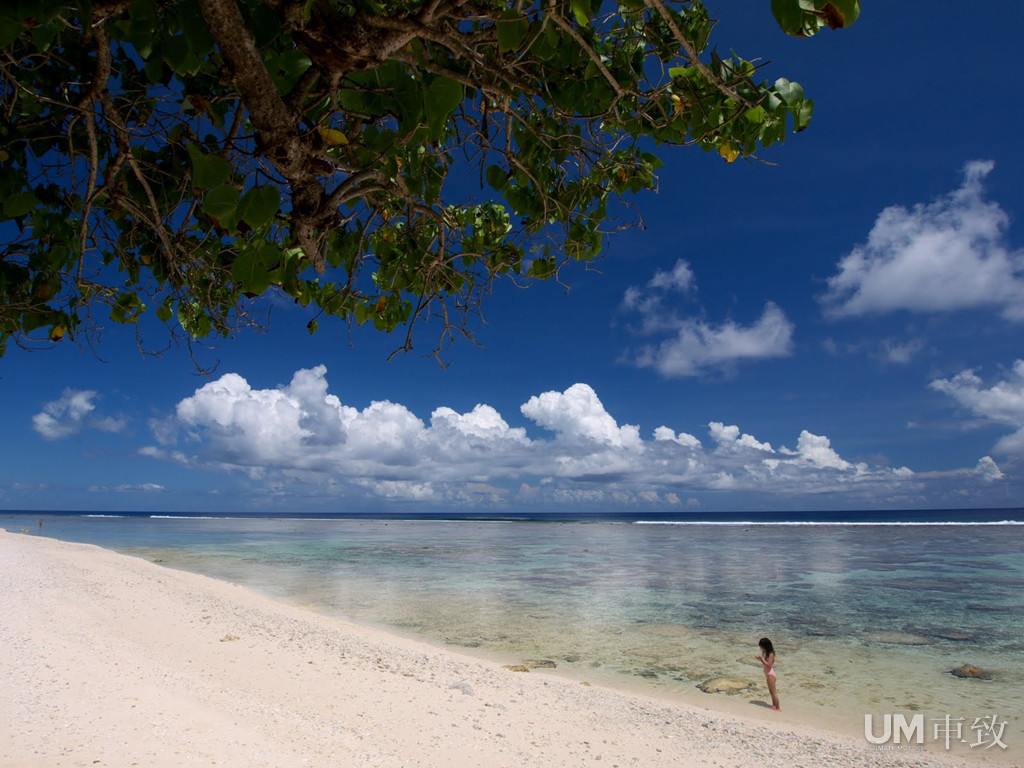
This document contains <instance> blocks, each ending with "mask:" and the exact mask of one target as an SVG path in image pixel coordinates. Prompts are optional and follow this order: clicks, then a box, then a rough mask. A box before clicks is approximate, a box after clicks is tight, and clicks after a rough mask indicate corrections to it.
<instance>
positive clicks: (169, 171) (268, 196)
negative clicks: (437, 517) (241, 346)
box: [0, 0, 859, 354]
mask: <svg viewBox="0 0 1024 768" xmlns="http://www.w3.org/2000/svg"><path fill="white" fill-rule="evenodd" d="M772 8H773V11H774V13H775V16H776V19H777V20H778V22H779V24H780V26H781V27H782V28H783V30H784V31H786V32H787V33H788V34H792V35H798V36H806V35H810V34H813V33H814V32H816V31H817V30H818V29H819V28H821V27H823V26H830V27H842V26H847V25H848V24H850V23H852V22H853V21H854V20H855V19H856V17H857V15H858V13H859V7H858V4H857V2H856V0H772ZM713 25H714V22H713V21H712V20H711V19H710V18H709V16H708V13H707V11H706V9H705V8H704V7H703V6H702V5H701V4H700V3H698V2H688V1H687V2H678V1H677V0H619V2H618V3H617V4H615V3H604V2H602V1H601V0H503V1H499V0H92V1H91V2H90V1H89V0H14V1H13V2H8V3H6V4H5V6H4V8H3V10H0V50H2V57H0V102H2V114H0V200H2V210H0V232H2V233H3V238H2V250H0V354H3V352H4V350H5V349H6V345H7V342H8V341H11V342H13V343H15V344H17V345H18V346H22V347H33V346H37V345H47V344H50V343H54V342H57V341H59V340H61V339H62V338H64V337H65V336H67V337H79V338H85V339H91V338H92V336H93V335H94V334H96V333H97V332H98V331H99V330H100V329H101V328H102V326H103V324H104V323H105V322H106V321H107V318H109V320H110V321H113V322H116V323H127V324H136V327H138V323H139V322H140V319H141V318H142V317H143V316H144V313H146V312H147V311H149V310H153V311H154V312H155V315H156V317H157V318H159V320H161V321H163V322H164V323H166V324H167V326H168V328H170V329H171V333H172V334H181V335H183V336H184V337H185V338H187V339H203V338H207V337H210V336H217V335H221V336H227V335H230V334H231V333H232V332H234V331H235V330H236V329H238V328H239V327H242V326H245V325H247V324H250V323H259V322H261V315H260V313H259V309H260V307H261V306H265V302H264V303H262V304H261V303H260V301H259V297H262V296H264V295H265V294H267V293H268V292H269V291H276V292H279V293H283V294H286V295H287V296H289V297H291V298H292V299H294V301H296V302H298V303H299V304H302V305H304V306H312V307H314V308H316V310H317V313H316V316H315V317H314V319H312V320H310V322H309V325H308V327H309V330H310V332H311V333H312V332H314V331H315V330H316V328H317V325H318V320H317V318H319V317H323V316H336V317H338V318H342V319H347V320H348V321H350V322H351V321H354V322H357V323H366V322H372V323H373V325H374V326H375V327H377V328H379V329H381V330H386V331H391V330H394V329H396V328H398V327H404V328H406V335H405V339H404V341H403V342H402V343H401V347H402V348H405V349H408V348H411V345H412V335H411V334H412V329H413V327H414V326H416V325H417V323H419V322H420V321H423V320H425V319H427V318H437V319H439V320H440V323H439V325H438V327H439V328H440V329H441V332H440V334H439V341H438V348H440V347H441V346H443V345H444V344H445V343H447V342H448V341H450V340H451V338H452V337H453V336H454V335H455V334H457V333H468V332H469V324H468V321H469V319H470V317H471V315H472V313H474V312H475V311H478V310H479V306H480V300H481V297H482V296H483V295H484V294H485V293H486V292H487V291H488V289H489V288H490V286H491V284H492V281H493V280H495V279H496V278H497V277H499V276H502V275H511V276H514V277H516V278H521V279H530V278H538V279H547V278H551V277H552V276H555V275H557V273H558V272H559V270H560V268H561V266H562V265H563V264H564V263H565V262H567V261H587V260H590V259H593V258H595V257H596V256H598V255H599V253H600V252H601V248H602V242H603V238H604V236H605V235H606V233H607V230H609V229H611V228H614V221H613V217H614V215H615V212H616V211H617V210H618V207H617V206H619V205H620V204H621V202H622V200H623V197H624V196H626V195H628V194H631V193H635V192H638V191H640V190H644V189H652V188H653V187H654V186H655V172H656V170H657V169H658V167H659V165H660V161H659V160H658V158H657V156H656V155H655V154H654V150H655V149H656V148H657V147H658V146H667V145H681V146H686V145H694V146H697V147H700V148H701V149H703V150H705V151H714V152H717V153H718V154H720V155H721V156H722V158H724V160H725V161H726V162H729V163H731V162H733V161H734V160H735V159H737V158H739V157H751V156H754V154H755V152H756V151H758V149H759V148H760V147H767V146H769V145H771V144H773V143H776V142H781V141H784V139H785V136H786V133H787V131H789V130H792V131H801V130H803V129H804V128H805V127H806V126H807V124H808V121H809V120H810V117H811V111H812V103H811V101H810V100H809V99H806V98H805V97H804V94H803V90H802V88H801V87H800V86H799V85H798V84H796V83H794V82H790V81H789V80H786V79H784V78H780V79H777V80H775V81H773V82H761V83H758V82H756V81H755V78H756V76H757V70H758V67H757V65H756V64H755V63H754V62H753V61H747V60H744V59H741V58H739V57H737V56H731V57H729V58H722V57H720V56H719V55H718V54H717V53H715V52H714V51H713V50H711V51H709V50H708V44H709V43H708V41H709V37H710V34H711V31H712V27H713ZM470 181H472V182H473V183H472V184H470V183H469V182H470Z"/></svg>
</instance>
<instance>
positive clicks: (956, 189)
mask: <svg viewBox="0 0 1024 768" xmlns="http://www.w3.org/2000/svg"><path fill="white" fill-rule="evenodd" d="M769 5H770V4H769V3H768V2H767V0H758V1H757V2H754V1H753V0H742V1H740V0H730V1H729V2H725V1H724V0H721V2H718V3H712V4H711V6H710V7H711V9H712V11H713V14H717V16H718V18H719V19H720V25H719V27H718V29H717V30H716V32H715V35H714V37H713V38H712V40H713V42H714V43H717V45H718V46H719V47H720V48H721V49H722V52H723V53H725V52H728V49H729V48H734V49H735V50H736V52H737V53H739V54H740V55H743V56H745V57H748V58H750V57H756V56H760V57H762V58H764V59H768V60H770V64H769V65H768V66H767V67H766V69H765V70H764V77H766V78H767V77H777V76H786V77H789V78H790V79H793V80H796V81H798V82H800V83H801V84H803V85H804V87H805V89H806V90H807V92H808V94H809V95H810V96H811V97H813V98H814V100H815V104H816V109H815V116H814V120H813V121H812V123H811V127H810V128H809V129H808V130H807V131H806V132H805V133H803V134H801V135H799V136H791V137H790V138H789V140H788V141H787V143H786V145H785V146H784V147H781V148H773V149H772V150H771V151H769V152H766V153H765V154H764V159H765V160H768V161H770V162H771V163H773V164H774V165H767V164H760V163H755V164H745V163H743V162H737V163H735V164H734V165H731V166H728V165H726V164H725V163H724V161H723V160H722V159H721V158H719V157H718V156H717V155H710V154H709V155H705V154H703V153H702V152H700V151H699V150H697V149H692V148H691V149H681V150H662V151H661V152H660V154H661V156H662V157H663V159H664V160H665V161H666V164H665V167H664V168H663V169H662V170H661V172H660V174H659V191H658V193H657V194H644V195H641V196H639V197H638V198H636V200H635V203H636V205H637V209H638V211H639V213H640V215H641V216H642V218H643V220H644V225H645V226H644V228H643V229H635V230H631V231H629V232H626V233H623V234H621V235H618V236H616V237H614V238H613V239H612V240H611V241H610V242H609V243H608V246H607V248H606V254H607V255H606V257H605V258H604V259H603V260H602V261H601V262H600V263H598V264H596V265H594V266H593V267H592V268H591V269H589V270H584V269H582V268H580V269H577V270H574V271H571V272H569V273H567V274H565V275H564V277H565V278H566V280H567V282H568V283H569V286H570V290H569V291H568V293H567V292H566V290H565V288H564V287H562V286H558V285H554V284H551V285H533V286H530V287H528V288H523V287H520V286H516V285H513V284H511V283H506V284H502V285H500V286H498V288H496V290H495V291H494V293H493V294H492V295H491V296H490V297H489V299H490V301H489V303H488V304H486V305H485V314H486V322H483V323H481V324H480V325H479V327H478V328H477V338H478V341H479V342H480V345H481V346H479V347H478V346H474V345H473V344H470V343H468V342H460V343H458V344H456V345H455V346H454V347H452V348H451V349H449V350H448V351H447V353H446V355H445V359H446V361H447V362H448V363H449V365H448V367H447V368H445V369H442V368H441V367H440V366H439V365H438V364H437V362H436V361H434V360H433V359H431V358H430V357H428V356H426V355H427V353H429V350H430V349H431V346H432V345H431V342H432V341H433V338H432V337H431V335H430V334H431V329H430V328H429V327H428V328H426V329H424V333H423V335H421V336H420V337H419V347H418V348H417V349H416V350H414V351H413V352H412V353H410V354H408V355H401V356H398V357H396V358H394V359H393V360H392V361H391V362H388V361H387V360H386V358H387V356H388V354H389V353H390V352H391V351H392V350H393V349H394V348H395V347H396V346H397V345H398V343H399V341H400V340H399V339H397V338H394V337H388V336H384V335H380V334H376V333H374V332H372V331H368V330H365V329H356V330H355V331H354V332H352V333H351V334H350V333H349V331H348V329H347V327H333V328H332V327H328V326H327V324H326V323H324V324H321V330H320V332H319V333H318V334H317V335H316V336H313V337H310V336H309V335H308V334H307V333H306V330H305V324H306V321H307V320H308V319H309V318H308V316H307V315H306V314H305V312H304V311H303V310H301V309H297V308H293V307H291V306H287V305H282V306H278V307H275V308H274V310H273V312H272V315H271V329H270V331H269V332H267V333H265V334H262V335H257V334H247V335H244V336H242V337H240V338H238V339H235V340H231V341H227V342H223V343H221V344H219V345H218V346H217V348H215V349H212V350H200V351H199V352H198V353H197V357H198V359H199V360H200V361H201V362H202V363H203V364H205V365H213V364H217V368H216V370H215V371H214V372H213V373H212V374H211V375H209V376H205V377H204V376H200V375H198V374H197V372H196V369H195V366H194V364H193V362H192V361H191V359H190V357H189V353H188V350H187V349H181V348H172V349H170V350H168V351H167V353H166V354H164V355H163V356H162V357H148V356H143V355H141V354H140V353H139V351H138V349H137V348H136V346H135V338H134V334H133V333H130V332H126V330H125V329H123V328H111V329H109V330H108V331H107V333H106V334H105V337H104V340H103V342H102V343H101V344H100V345H99V346H97V347H96V348H94V349H90V348H88V347H84V348H79V347H75V346H74V345H72V344H67V345H64V346H61V347H59V348H57V349H55V350H52V351H47V352H32V353H27V352H24V351H21V350H18V349H11V350H10V351H9V352H8V354H7V355H6V357H4V358H0V393H2V400H0V402H2V406H0V407H2V408H3V414H2V418H3V424H4V429H3V430H2V431H0V450H2V451H3V456H4V461H3V462H2V464H0V508H6V509H82V510H153V511H172V510H181V511H210V512H231V511H237V512H246V511H261V512H264V511H274V510H279V511H294V512H301V511H338V512H354V511H371V510H382V509H402V510H406V511H409V512H415V511H416V510H449V509H451V510H464V509H483V510H490V509H494V510H501V509H521V508H527V509H535V510H545V509H552V510H555V509H557V510H567V509H568V510H572V509H579V510H581V511H582V510H587V511H593V510H602V509H608V510H614V509H624V508H625V509H649V510H651V511H672V510H692V511H708V512H713V511H716V510H751V511H756V510H789V509H794V510H814V509H825V510H828V509H870V508H944V507H951V508H953V507H1018V506H1021V504H1022V499H1024V362H1022V361H1024V344H1022V343H1021V339H1022V337H1024V334H1022V331H1024V225H1022V224H1021V217H1022V216H1024V198H1022V195H1021V194H1020V180H1021V179H1022V178H1024V151H1022V142H1021V140H1020V136H1021V124H1022V117H1024V109H1022V106H1021V103H1020V93H1021V89H1020V84H1019V64H1018V61H1017V57H1016V55H1015V54H1013V53H1012V52H1013V51H1015V50H1016V49H1017V47H1018V40H1017V39H1016V38H1017V35H1018V34H1019V30H1020V29H1021V28H1022V26H1024V6H1021V5H1020V4H1016V3H998V4H996V3H985V4H980V5H977V6H974V7H972V9H968V8H967V7H966V6H964V5H963V4H962V3H952V2H945V0H943V1H942V2H931V1H926V0H915V1H913V2H901V3H884V4H883V3H869V4H867V5H866V6H865V8H864V11H863V15H862V17H861V19H860V21H858V23H857V24H856V25H855V26H854V27H852V28H851V29H849V30H845V31H842V32H823V33H821V34H820V35H819V36H817V37H815V38H813V39H809V40H793V39H789V38H786V37H785V36H784V35H783V34H782V33H781V32H779V31H778V30H777V28H776V27H775V26H774V23H773V21H772V19H771V16H770V12H769Z"/></svg>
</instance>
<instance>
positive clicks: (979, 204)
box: [821, 161, 1024, 321]
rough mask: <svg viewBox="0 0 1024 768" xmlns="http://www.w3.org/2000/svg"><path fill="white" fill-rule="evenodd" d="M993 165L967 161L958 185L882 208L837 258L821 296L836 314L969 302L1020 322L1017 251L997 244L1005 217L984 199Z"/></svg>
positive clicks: (1023, 314)
mask: <svg viewBox="0 0 1024 768" xmlns="http://www.w3.org/2000/svg"><path fill="white" fill-rule="evenodd" d="M994 167H995V164H994V163H992V162H990V161H975V162H970V163H967V165H966V166H965V168H964V181H963V184H962V185H961V186H960V187H959V189H956V190H954V191H953V192H952V193H950V194H948V195H945V196H943V197H940V198H938V199H937V200H934V201H932V202H930V203H926V204H918V205H915V206H914V207H913V208H911V209H907V208H904V207H903V206H899V205H894V206H891V207H889V208H886V209H885V210H883V211H882V212H881V213H880V214H879V215H878V218H877V219H876V221H875V224H874V226H873V227H872V229H871V232H870V233H869V234H868V239H867V242H866V243H863V244H861V245H858V246H857V247H855V248H854V249H853V250H852V251H851V252H850V253H849V254H847V255H846V256H844V257H843V258H842V259H841V260H840V262H839V265H838V272H837V273H836V274H835V275H833V276H832V277H831V278H829V280H828V291H827V292H826V293H825V295H824V296H823V297H822V299H821V301H822V304H823V306H824V309H825V312H826V314H827V315H829V316H832V317H836V318H842V317H853V316H859V315H868V314H883V313H887V312H894V311H897V310H909V311H912V312H951V311H955V310H962V309H970V308H977V307H991V308H993V309H997V310H999V311H1000V312H1001V313H1002V314H1003V316H1005V317H1006V318H1008V319H1011V320H1016V321H1022V320H1024V251H1020V250H1016V251H1014V250H1011V249H1010V248H1009V247H1008V246H1007V244H1006V241H1005V232H1006V229H1007V227H1008V225H1009V217H1008V216H1007V215H1006V213H1005V212H1004V211H1003V209H1002V208H1001V207H1000V206H999V205H998V204H997V203H993V202H988V201H986V200H985V199H984V194H983V193H984V185H983V182H984V180H985V177H986V176H987V175H988V174H989V173H990V172H991V171H992V169H993V168H994Z"/></svg>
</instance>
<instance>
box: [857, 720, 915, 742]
mask: <svg viewBox="0 0 1024 768" xmlns="http://www.w3.org/2000/svg"><path fill="white" fill-rule="evenodd" d="M864 738H865V739H867V740H868V741H870V742H871V743H872V744H885V743H887V742H888V741H889V740H890V739H892V743H893V744H899V743H900V739H901V738H902V739H903V740H904V741H903V743H905V744H910V743H911V742H913V743H915V744H924V715H914V716H913V717H911V718H910V722H907V719H906V718H905V717H904V716H903V715H901V714H895V715H882V735H881V736H875V725H874V719H873V717H872V716H871V715H864Z"/></svg>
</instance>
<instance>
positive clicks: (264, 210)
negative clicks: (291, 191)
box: [238, 184, 281, 229]
mask: <svg viewBox="0 0 1024 768" xmlns="http://www.w3.org/2000/svg"><path fill="white" fill-rule="evenodd" d="M280 205H281V195H280V193H279V192H278V191H277V188H276V187H274V186H272V185H270V184H261V185H260V186H258V187H253V188H252V189H250V190H249V191H248V192H246V193H245V195H243V196H242V200H241V202H240V203H239V204H238V222H239V223H242V222H243V221H244V222H245V223H246V224H248V225H249V228H250V229H262V228H263V227H265V226H267V225H268V224H270V223H271V222H272V221H273V220H274V216H275V215H276V214H277V210H278V208H279V207H280Z"/></svg>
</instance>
